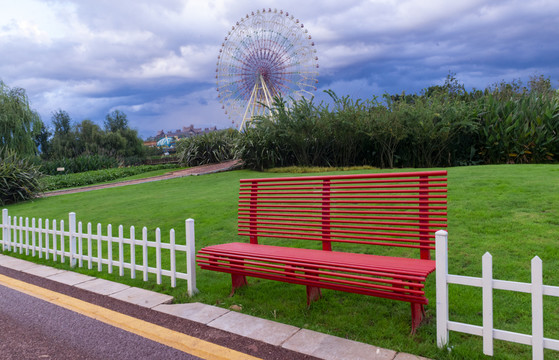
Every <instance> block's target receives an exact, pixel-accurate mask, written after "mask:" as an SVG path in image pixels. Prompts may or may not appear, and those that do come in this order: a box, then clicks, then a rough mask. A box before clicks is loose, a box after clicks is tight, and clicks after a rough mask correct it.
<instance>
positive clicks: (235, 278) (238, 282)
mask: <svg viewBox="0 0 559 360" xmlns="http://www.w3.org/2000/svg"><path fill="white" fill-rule="evenodd" d="M231 285H232V286H231V294H229V296H233V295H234V294H235V290H237V289H238V288H240V287H243V286H246V285H247V278H246V276H244V275H238V274H231Z"/></svg>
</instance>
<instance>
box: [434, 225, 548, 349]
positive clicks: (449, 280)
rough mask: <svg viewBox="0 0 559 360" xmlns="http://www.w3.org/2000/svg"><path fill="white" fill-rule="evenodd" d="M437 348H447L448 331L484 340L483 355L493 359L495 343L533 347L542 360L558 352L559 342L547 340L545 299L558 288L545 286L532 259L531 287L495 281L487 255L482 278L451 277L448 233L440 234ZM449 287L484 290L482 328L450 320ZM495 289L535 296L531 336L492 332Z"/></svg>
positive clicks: (437, 236) (539, 265)
mask: <svg viewBox="0 0 559 360" xmlns="http://www.w3.org/2000/svg"><path fill="white" fill-rule="evenodd" d="M435 241H436V266H437V275H436V276H437V279H436V283H437V284H436V287H437V345H438V346H439V347H441V348H442V347H444V346H447V345H448V343H449V337H448V333H449V331H456V332H462V333H466V334H471V335H477V336H481V337H483V353H484V354H485V355H490V356H493V339H497V340H503V341H508V342H515V343H519V344H525V345H530V346H532V358H533V359H534V360H540V359H543V355H544V349H551V350H557V351H559V340H555V339H548V338H545V337H544V316H543V295H546V296H555V297H559V286H549V285H543V275H542V261H541V259H540V258H539V257H537V256H536V257H534V258H533V259H532V264H531V265H532V275H531V283H520V282H515V281H505V280H496V279H493V269H492V266H493V265H492V257H491V254H489V253H485V255H483V258H482V277H481V278H476V277H470V276H459V275H452V274H449V273H448V244H447V241H448V233H447V232H446V231H444V230H440V231H437V233H436V234H435ZM448 284H458V285H466V286H474V287H481V288H482V299H483V304H482V307H483V315H482V316H483V326H477V325H471V324H465V323H460V322H456V321H450V320H449V312H448V307H449V305H448ZM493 289H498V290H508V291H514V292H523V293H529V294H531V296H532V334H531V335H528V334H521V333H515V332H511V331H505V330H499V329H494V328H493Z"/></svg>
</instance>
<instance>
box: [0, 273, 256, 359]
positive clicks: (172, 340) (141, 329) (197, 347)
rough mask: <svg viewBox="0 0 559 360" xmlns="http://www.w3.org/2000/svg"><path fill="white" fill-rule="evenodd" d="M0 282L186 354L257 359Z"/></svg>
mask: <svg viewBox="0 0 559 360" xmlns="http://www.w3.org/2000/svg"><path fill="white" fill-rule="evenodd" d="M0 285H3V286H6V287H8V288H11V289H14V290H17V291H19V292H22V293H25V294H27V295H30V296H33V297H36V298H38V299H41V300H44V301H47V302H49V303H51V304H54V305H57V306H60V307H63V308H65V309H68V310H71V311H74V312H77V313H79V314H82V315H85V316H87V317H90V318H93V319H96V320H99V321H102V322H104V323H105V324H109V325H111V326H114V327H117V328H120V329H123V330H126V331H128V332H131V333H133V334H137V335H139V336H142V337H144V338H147V339H150V340H153V341H156V342H158V343H161V344H164V345H167V346H170V347H172V348H175V349H177V350H180V351H183V352H186V353H188V354H191V355H194V356H198V357H200V358H203V359H208V360H214V359H215V360H221V359H230V360H237V359H242V360H245V359H246V360H249V359H254V360H257V359H258V358H256V357H253V356H250V355H247V354H244V353H241V352H239V351H235V350H232V349H228V348H226V347H223V346H220V345H216V344H213V343H211V342H208V341H204V340H201V339H198V338H195V337H192V336H189V335H185V334H183V333H180V332H177V331H173V330H170V329H167V328H164V327H162V326H159V325H155V324H152V323H149V322H147V321H144V320H140V319H136V318H134V317H131V316H128V315H124V314H121V313H119V312H116V311H113V310H109V309H106V308H104V307H102V306H98V305H94V304H90V303H88V302H85V301H82V300H78V299H75V298H73V297H71V296H67V295H64V294H60V293H57V292H55V291H51V290H47V289H43V288H41V287H39V286H35V285H32V284H27V283H25V282H23V281H19V280H16V279H13V278H10V277H7V276H4V275H0Z"/></svg>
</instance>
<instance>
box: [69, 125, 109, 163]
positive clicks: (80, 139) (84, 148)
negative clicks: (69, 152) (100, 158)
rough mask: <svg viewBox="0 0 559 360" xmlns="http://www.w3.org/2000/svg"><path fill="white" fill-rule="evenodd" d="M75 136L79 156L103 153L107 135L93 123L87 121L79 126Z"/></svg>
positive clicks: (76, 128)
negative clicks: (104, 140) (104, 139)
mask: <svg viewBox="0 0 559 360" xmlns="http://www.w3.org/2000/svg"><path fill="white" fill-rule="evenodd" d="M75 135H76V138H77V143H78V153H79V154H84V153H85V154H98V153H99V152H100V151H102V147H103V138H104V136H105V134H104V133H103V131H102V130H101V128H100V127H99V125H97V124H95V123H94V122H93V121H91V120H88V119H86V120H83V121H82V122H81V123H79V124H77V125H76V127H75Z"/></svg>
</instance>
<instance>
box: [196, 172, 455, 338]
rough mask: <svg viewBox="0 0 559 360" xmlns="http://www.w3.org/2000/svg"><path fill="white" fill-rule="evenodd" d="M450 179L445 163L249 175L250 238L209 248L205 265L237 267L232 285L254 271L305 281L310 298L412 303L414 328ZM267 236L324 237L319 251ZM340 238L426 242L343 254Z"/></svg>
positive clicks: (244, 217)
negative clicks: (328, 294) (326, 293)
mask: <svg viewBox="0 0 559 360" xmlns="http://www.w3.org/2000/svg"><path fill="white" fill-rule="evenodd" d="M446 181H447V179H446V171H418V172H407V173H385V174H357V175H338V176H304V177H289V178H268V179H243V180H241V184H240V192H239V213H238V222H239V235H243V236H248V238H249V241H250V243H248V244H247V243H230V244H220V245H214V246H208V247H205V248H203V249H201V250H200V252H199V253H198V255H197V260H198V264H199V266H200V267H201V268H203V269H208V270H214V271H221V272H225V273H230V274H231V275H232V281H233V290H234V289H235V288H237V287H239V286H244V285H245V284H246V276H252V277H259V278H263V279H270V280H276V281H283V282H288V283H293V284H300V285H305V286H306V287H307V300H308V302H310V301H313V300H316V299H318V298H319V297H320V289H321V288H325V289H333V290H340V291H346V292H354V293H357V294H364V295H371V296H377V297H383V298H388V299H394V300H400V301H406V302H410V303H411V306H412V332H414V331H415V329H416V328H417V326H418V325H419V323H420V322H421V320H422V319H423V315H424V310H423V305H425V304H427V302H428V300H427V298H426V297H425V293H424V290H423V289H424V283H425V280H426V278H427V276H428V275H429V274H430V273H431V272H433V271H434V270H435V262H434V261H433V260H430V255H431V251H432V250H434V249H435V242H434V233H435V232H436V231H437V230H439V229H441V228H446V227H447V224H446V221H447V219H446V216H447V212H446V210H447V206H446V205H447V201H446V197H447V195H446V193H447V190H446V186H447V184H446ZM264 238H265V239H268V240H267V242H268V241H272V242H273V243H274V244H277V245H282V242H284V241H285V240H304V241H311V243H309V245H311V244H312V242H321V243H322V250H318V249H303V248H290V247H286V246H276V245H261V244H258V240H259V239H264ZM338 244H360V245H375V246H388V247H398V248H410V249H419V256H417V253H415V256H414V254H413V253H410V255H411V256H410V257H391V256H379V255H371V254H358V253H351V252H340V251H335V248H336V246H337V245H338ZM345 249H346V248H344V251H347V250H345ZM371 249H373V248H371ZM371 251H372V250H371ZM410 251H412V252H415V251H417V250H415V251H414V250H410Z"/></svg>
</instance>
